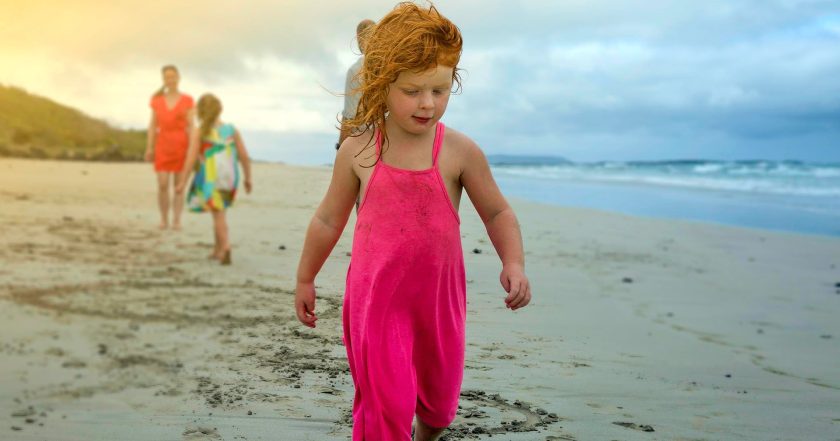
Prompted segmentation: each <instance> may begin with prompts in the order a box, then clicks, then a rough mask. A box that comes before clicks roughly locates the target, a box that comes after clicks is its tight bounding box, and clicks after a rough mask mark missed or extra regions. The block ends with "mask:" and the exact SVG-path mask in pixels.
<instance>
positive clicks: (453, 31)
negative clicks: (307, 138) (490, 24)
mask: <svg viewBox="0 0 840 441" xmlns="http://www.w3.org/2000/svg"><path fill="white" fill-rule="evenodd" d="M462 46H463V41H462V39H461V31H460V30H459V29H458V27H457V26H455V24H454V23H452V22H451V21H449V19H447V18H446V17H444V16H443V15H441V14H440V13H439V12H438V10H437V9H436V8H435V7H434V6H433V5H430V6H429V8H428V9H425V8H421V7H420V6H418V5H416V4H414V3H410V2H403V3H399V4H398V5H397V6H396V7H395V8H394V10H393V11H391V12H390V13H388V15H386V16H385V17H383V18H382V20H380V21H379V23H377V24H376V25H374V26H372V27H371V28H370V29H368V30H367V35H366V38H365V48H364V53H365V60H364V64H363V66H362V69H361V70H360V71H359V74H358V75H359V80H361V81H359V82H358V83H359V84H360V86H359V88H358V89H357V90H356V92H358V93H359V94H360V95H361V98H360V99H359V106H358V107H357V109H356V116H355V117H353V118H352V119H349V120H348V121H346V122H345V124H347V127H349V128H354V129H357V133H362V132H364V131H366V130H369V129H374V128H379V130H380V131H381V132H382V137H383V139H385V140H387V139H388V135H387V133H386V132H385V113H386V112H387V108H386V104H385V99H386V97H387V96H388V88H389V87H390V85H391V83H393V82H394V81H396V80H397V77H398V76H399V75H400V73H402V72H405V71H416V72H423V71H426V70H428V69H431V68H434V67H436V66H437V65H442V66H451V67H452V68H453V70H452V81H453V82H454V83H455V84H457V88H460V87H461V77H460V75H459V74H458V61H460V59H461V48H462ZM457 88H456V89H457ZM370 133H371V136H373V135H372V133H373V130H371V132H370Z"/></svg>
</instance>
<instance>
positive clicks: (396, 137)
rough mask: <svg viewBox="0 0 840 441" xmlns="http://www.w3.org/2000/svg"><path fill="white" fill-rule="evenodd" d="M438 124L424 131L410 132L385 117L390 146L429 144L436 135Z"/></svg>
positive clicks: (407, 146) (410, 146)
mask: <svg viewBox="0 0 840 441" xmlns="http://www.w3.org/2000/svg"><path fill="white" fill-rule="evenodd" d="M435 129H436V126H431V127H430V128H429V129H428V130H426V131H424V132H422V133H416V134H415V133H410V132H407V131H405V130H403V129H402V128H401V127H400V126H399V125H397V124H396V123H394V122H393V121H391V120H389V119H387V118H386V119H385V130H386V131H387V133H388V144H389V145H388V147H389V148H390V147H393V146H399V147H398V148H409V149H412V148H415V147H424V146H427V145H428V144H429V143H430V142H432V140H434V137H435Z"/></svg>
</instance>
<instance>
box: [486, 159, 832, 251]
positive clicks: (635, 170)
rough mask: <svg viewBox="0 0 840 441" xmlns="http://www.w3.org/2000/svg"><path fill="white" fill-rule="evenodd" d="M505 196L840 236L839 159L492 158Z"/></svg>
mask: <svg viewBox="0 0 840 441" xmlns="http://www.w3.org/2000/svg"><path fill="white" fill-rule="evenodd" d="M490 161H491V167H492V169H493V174H494V176H495V178H496V181H497V182H498V184H499V186H500V187H501V189H502V191H503V192H504V193H505V194H506V195H509V196H514V197H519V198H523V199H529V200H533V201H537V202H543V203H549V204H556V205H564V206H576V207H588V208H596V209H601V210H607V211H615V212H620V213H626V214H632V215H637V216H648V217H657V218H673V219H688V220H694V221H703V222H712V223H718V224H725V225H736V226H743V227H751V228H762V229H770V230H781V231H792V232H799V233H808V234H818V235H828V236H840V164H815V163H804V162H798V161H760V160H757V161H703V160H686V161H646V162H597V163H571V162H567V161H563V160H560V159H559V158H553V159H552V158H540V159H538V160H534V158H528V157H511V156H508V157H492V156H491V157H490Z"/></svg>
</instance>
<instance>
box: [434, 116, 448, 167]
mask: <svg viewBox="0 0 840 441" xmlns="http://www.w3.org/2000/svg"><path fill="white" fill-rule="evenodd" d="M445 131H446V126H444V125H443V123H442V122H440V121H438V123H437V127H435V144H434V147H432V166H433V167H437V163H438V154H439V153H440V146H441V145H443V133H444V132H445Z"/></svg>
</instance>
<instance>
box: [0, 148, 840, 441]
mask: <svg viewBox="0 0 840 441" xmlns="http://www.w3.org/2000/svg"><path fill="white" fill-rule="evenodd" d="M0 171H2V173H0V188H1V189H2V190H0V203H2V204H3V207H4V210H3V211H2V212H0V221H2V222H3V225H4V228H3V230H2V231H0V243H1V244H2V245H3V246H2V247H0V262H2V263H3V265H2V266H0V277H2V280H3V282H2V283H1V284H0V304H2V307H0V335H2V336H3V337H2V340H0V437H3V438H5V437H10V438H11V439H21V440H28V439H33V440H34V439H51V440H96V439H102V440H109V439H127V440H133V439H137V440H141V439H142V440H145V439H167V440H169V439H172V440H176V439H177V440H181V439H183V440H211V439H212V440H216V439H242V440H260V439H275V438H276V433H278V432H280V433H284V434H287V435H288V436H289V437H290V438H291V439H319V440H320V439H324V440H332V439H335V440H339V439H346V436H347V435H348V434H349V421H348V415H349V414H348V412H349V409H350V407H351V404H352V396H353V392H352V382H351V380H350V378H349V373H348V370H347V366H346V359H345V355H344V352H343V350H344V348H343V346H342V343H341V320H340V307H341V300H342V292H343V283H344V276H345V274H346V270H347V265H348V263H349V259H350V257H349V256H347V253H348V252H349V251H350V244H351V239H352V237H351V236H352V223H353V222H354V221H355V219H353V218H352V217H351V219H350V221H349V223H348V227H347V228H345V232H344V234H343V235H342V238H341V240H340V241H339V243H338V244H337V246H336V248H335V251H334V252H333V254H332V255H331V257H330V259H329V260H328V261H327V263H326V264H325V266H324V268H323V269H322V271H321V274H320V275H319V278H318V280H317V282H316V283H317V287H318V289H319V302H318V312H319V317H320V320H319V326H318V328H316V329H315V330H308V329H306V328H304V327H303V326H302V325H299V324H298V322H297V320H296V318H295V316H294V311H293V310H292V298H293V291H292V290H293V288H294V268H295V266H296V264H297V259H298V256H299V253H300V247H301V246H302V241H303V234H304V232H305V228H306V225H307V223H308V221H309V219H310V217H311V216H312V213H313V212H314V210H315V208H316V205H317V203H318V202H319V201H320V198H321V196H323V192H324V191H325V190H326V186H327V184H328V180H329V176H330V173H329V168H328V167H325V166H312V167H307V166H287V165H277V164H265V163H259V164H255V167H254V184H255V190H254V193H253V194H252V195H249V196H246V195H244V194H242V195H240V196H238V199H237V201H236V203H235V204H234V206H233V208H232V209H231V210H230V212H229V215H230V225H231V234H232V240H233V246H234V253H233V266H232V267H230V268H222V269H220V267H219V266H217V265H211V264H208V262H207V261H206V260H205V259H204V255H205V254H206V252H207V251H208V250H209V248H210V246H211V244H210V242H211V229H210V219H209V216H206V215H196V214H192V213H185V214H184V216H185V217H184V230H183V231H181V232H179V233H175V232H172V231H165V232H160V231H158V230H157V229H156V228H155V227H156V223H157V222H156V220H157V219H156V218H157V212H156V206H155V194H154V175H153V173H152V172H151V166H150V165H149V164H137V163H119V164H106V163H97V162H53V161H27V160H8V159H0ZM512 204H513V206H514V209H515V210H516V213H517V215H518V216H519V219H520V223H521V224H522V229H523V236H524V240H525V244H526V260H527V273H528V276H529V278H530V279H531V281H532V284H533V287H534V303H533V304H532V305H530V306H529V307H526V308H524V309H522V310H521V311H516V312H510V311H508V310H506V309H505V307H504V303H503V298H504V293H503V291H502V290H501V288H500V287H499V283H498V271H499V270H500V265H499V262H498V258H497V257H496V255H495V253H494V251H493V248H492V245H491V244H490V242H489V239H488V238H487V237H486V232H485V231H484V228H483V225H482V224H481V222H480V220H479V219H478V216H477V214H476V213H475V210H474V209H473V208H472V206H471V204H469V202H468V199H466V198H465V200H464V201H463V202H462V204H461V208H460V213H461V219H462V224H461V232H462V244H463V248H464V252H465V256H464V257H465V262H466V267H467V280H468V285H467V290H468V313H467V354H466V370H465V375H464V384H463V393H462V401H461V409H460V410H459V414H458V417H457V418H456V421H455V423H454V425H453V428H452V430H451V431H450V438H448V439H455V440H461V439H470V440H473V439H475V440H484V439H500V438H499V435H502V434H503V438H504V439H509V440H512V441H527V440H535V439H539V440H545V439H553V440H560V439H564V440H570V439H571V440H575V439H579V440H587V439H622V440H649V439H654V438H656V439H733V440H752V439H770V438H780V439H823V438H827V437H830V436H831V434H833V433H836V430H837V428H838V427H840V414H838V413H837V410H836V409H838V408H840V397H838V394H837V391H838V390H840V382H838V381H837V378H836V374H835V373H834V371H833V369H834V366H835V365H836V360H837V359H840V324H838V322H837V320H836V317H837V316H838V315H840V287H836V286H835V283H840V270H838V268H840V238H833V237H823V236H816V237H812V236H808V235H803V234H799V233H786V232H765V231H761V230H755V229H750V228H742V227H732V226H717V225H708V224H704V223H696V222H691V221H675V220H664V219H647V218H639V217H634V216H630V215H622V214H616V213H610V212H601V211H598V210H594V209H578V208H569V207H556V206H553V205H542V204H538V203H531V202H527V201H523V200H519V199H516V198H512ZM281 246H282V249H281ZM475 249H478V250H480V253H474V252H473V250H475ZM29 406H32V407H31V409H30V407H29ZM27 420H32V422H28V421H27ZM12 427H17V428H18V429H20V430H15V429H12ZM648 427H649V428H650V429H653V430H654V431H655V432H654V433H649V432H646V431H645V430H647V428H648ZM489 433H494V434H495V436H494V437H493V438H490V437H489ZM652 437H654V438H652Z"/></svg>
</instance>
